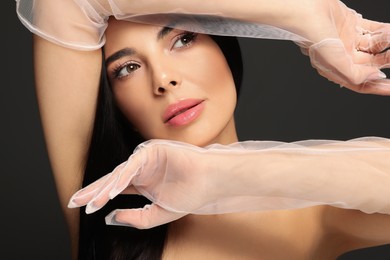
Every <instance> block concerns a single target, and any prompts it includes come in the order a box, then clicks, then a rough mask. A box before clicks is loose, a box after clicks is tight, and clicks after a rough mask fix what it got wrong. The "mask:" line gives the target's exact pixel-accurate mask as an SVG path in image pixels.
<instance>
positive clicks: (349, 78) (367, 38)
mask: <svg viewBox="0 0 390 260" xmlns="http://www.w3.org/2000/svg"><path fill="white" fill-rule="evenodd" d="M19 1H20V3H22V2H23V3H24V1H23V0H18V2H19ZM52 2H53V1H48V0H35V1H34V3H35V4H34V5H33V6H34V7H33V8H34V10H32V12H33V13H34V12H37V13H39V12H40V11H41V10H39V8H40V6H43V7H45V8H46V6H47V5H51V4H54V5H57V4H58V3H57V1H56V2H55V3H54V2H53V3H52ZM75 2H76V3H77V5H79V7H77V5H76V4H75ZM42 3H43V4H42ZM59 3H61V5H62V6H63V7H64V8H62V10H67V12H60V15H59V17H61V19H60V20H61V22H59V23H58V24H59V26H61V29H60V30H53V28H55V29H59V27H58V26H52V22H53V18H52V15H47V16H41V17H40V19H39V20H38V21H35V20H34V21H28V18H27V19H25V18H24V19H23V18H22V19H21V20H22V21H24V23H25V24H28V22H30V26H28V27H29V28H30V29H31V30H32V31H34V32H35V33H38V34H39V35H41V36H43V37H46V38H48V39H50V40H53V41H55V42H57V43H60V44H63V45H65V46H68V47H70V48H78V49H84V50H85V49H87V50H88V49H93V48H95V49H96V48H99V47H100V46H102V44H103V43H104V30H105V28H106V25H107V23H106V22H107V18H108V16H110V15H115V16H116V17H117V18H118V19H127V20H133V21H141V22H142V21H144V22H148V23H155V24H160V25H162V26H166V23H164V22H161V21H159V20H156V19H153V17H152V18H151V19H149V18H148V17H146V18H145V17H143V18H142V15H144V16H145V15H148V14H156V13H185V14H193V15H203V14H207V15H213V16H218V17H222V18H223V19H221V21H222V22H221V23H222V25H221V23H219V22H218V23H217V24H214V25H212V26H211V29H210V24H207V26H206V27H207V28H208V29H210V30H208V31H206V32H205V33H209V34H211V33H213V32H214V33H216V34H219V33H227V34H230V35H237V36H244V37H258V38H268V39H286V40H292V41H294V42H295V43H296V44H298V45H299V46H300V48H301V50H302V52H303V53H304V54H305V55H308V56H309V57H310V62H311V64H312V66H313V67H314V68H315V69H317V71H318V73H319V74H320V75H322V76H324V77H326V78H327V79H329V80H330V81H333V82H335V83H336V84H339V85H342V86H345V87H347V88H349V89H351V90H353V91H356V92H359V93H369V94H378V95H390V81H389V80H388V79H386V75H385V74H384V73H382V72H381V71H380V69H383V68H388V67H389V66H390V56H389V55H388V51H385V50H386V49H388V47H389V45H390V43H389V40H388V39H389V34H390V24H388V23H380V22H376V21H371V20H368V19H363V18H362V16H361V15H360V14H358V13H356V12H355V11H354V10H352V9H350V8H348V7H347V6H345V5H344V4H343V3H342V2H341V1H339V0H299V1H285V0H278V1H269V0H256V1H252V0H243V1H233V0H223V1H221V0H213V1H207V2H205V1H202V0H192V1H184V0H167V1H164V2H161V1H158V0H148V1H131V0H75V1H62V2H59ZM162 3H163V4H162ZM58 5H59V4H58ZM78 8H81V9H82V10H83V12H80V9H78ZM20 10H24V9H23V8H20ZM26 10H27V11H29V10H28V8H27V9H26ZM67 14H69V15H67ZM70 14H71V15H70ZM74 14H76V17H77V18H78V19H77V20H76V21H75V20H74V19H72V17H73V16H75V15H74ZM84 14H87V16H85V15H84ZM23 15H25V16H26V17H28V16H29V15H30V13H29V12H27V13H26V14H23V13H22V14H21V15H20V17H24V16H23ZM64 16H65V17H64ZM69 16H70V17H71V18H69ZM54 19H55V18H54ZM145 19H146V20H145ZM224 19H226V20H225V21H223V20H224ZM231 19H234V20H237V21H236V22H237V23H234V22H233V20H231ZM57 20H59V19H57ZM240 22H243V23H244V24H242V23H240ZM236 25H238V27H237V26H236ZM240 26H244V27H240ZM221 28H222V31H221ZM237 28H239V29H237ZM240 28H245V29H244V30H241V29H240ZM248 28H249V29H248Z"/></svg>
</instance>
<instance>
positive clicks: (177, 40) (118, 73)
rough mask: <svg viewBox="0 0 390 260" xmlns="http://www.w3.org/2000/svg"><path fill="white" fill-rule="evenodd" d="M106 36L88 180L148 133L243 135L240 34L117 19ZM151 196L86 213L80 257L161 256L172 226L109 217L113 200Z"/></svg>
mask: <svg viewBox="0 0 390 260" xmlns="http://www.w3.org/2000/svg"><path fill="white" fill-rule="evenodd" d="M107 39H108V41H107V43H106V45H105V47H104V55H105V57H104V59H105V60H104V61H103V64H104V66H103V71H102V79H101V84H100V91H99V99H98V104H97V114H96V119H95V126H94V130H93V134H92V141H91V146H90V149H89V155H88V159H87V165H86V171H85V177H84V186H86V185H88V184H90V183H91V182H92V181H94V180H96V179H98V178H99V177H102V176H103V175H105V174H106V173H107V172H109V171H111V170H112V169H113V168H114V167H115V166H116V165H118V164H119V163H121V162H122V161H124V160H126V159H127V158H128V157H129V156H130V155H131V153H132V152H133V150H134V149H135V147H136V146H137V145H138V144H140V143H141V142H143V141H145V140H147V139H151V138H162V139H171V140H181V141H184V142H188V143H192V144H196V145H199V146H205V145H207V144H211V143H214V142H217V143H224V144H227V143H232V142H237V141H238V139H237V134H236V129H235V125H234V117H233V113H234V110H235V105H236V96H237V93H236V88H237V89H239V87H240V84H241V77H242V62H241V52H240V49H239V45H238V41H237V39H236V38H233V37H220V36H207V35H202V34H196V33H193V32H186V31H182V30H175V29H170V28H167V27H156V26H150V25H143V24H133V23H128V22H119V21H116V20H114V19H111V20H110V25H109V27H108V30H107ZM225 56H226V59H225ZM231 71H232V72H231ZM178 108H180V111H176V110H177V109H178ZM221 108H223V109H221ZM184 109H186V110H187V109H188V110H187V111H185V112H183V113H182V114H180V115H177V116H173V115H174V114H176V113H179V112H182V110H184ZM166 113H168V114H172V113H173V114H172V115H166ZM145 202H146V199H144V198H142V197H140V196H133V197H130V198H118V200H114V201H112V203H111V204H110V205H109V206H108V207H106V208H105V210H103V211H102V212H99V214H96V215H85V213H83V214H82V218H81V243H80V246H79V248H80V255H79V259H95V258H96V259H159V258H161V254H162V252H163V248H164V244H165V243H164V242H165V240H166V236H167V227H166V226H163V227H158V228H156V229H151V230H144V231H139V230H136V229H128V228H119V227H110V226H107V225H106V224H105V221H104V218H105V215H107V214H108V213H109V212H110V211H112V210H114V209H115V208H118V207H126V206H128V205H133V206H135V207H139V206H143V204H145ZM94 257H95V258H94Z"/></svg>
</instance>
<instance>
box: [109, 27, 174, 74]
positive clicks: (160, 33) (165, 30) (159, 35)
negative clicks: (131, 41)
mask: <svg viewBox="0 0 390 260" xmlns="http://www.w3.org/2000/svg"><path fill="white" fill-rule="evenodd" d="M172 30H174V28H173V27H167V26H165V27H163V28H162V29H161V30H159V31H158V33H157V40H162V39H163V38H164V37H165V36H167V35H168V34H169V33H170V32H171V31H172ZM136 53H137V52H136V51H135V50H134V49H133V48H123V49H121V50H119V51H117V52H114V53H113V54H112V55H110V56H109V57H108V58H107V59H106V61H105V64H106V67H108V66H109V65H110V64H111V63H113V62H114V61H116V60H119V59H120V58H122V57H124V56H130V55H134V54H136Z"/></svg>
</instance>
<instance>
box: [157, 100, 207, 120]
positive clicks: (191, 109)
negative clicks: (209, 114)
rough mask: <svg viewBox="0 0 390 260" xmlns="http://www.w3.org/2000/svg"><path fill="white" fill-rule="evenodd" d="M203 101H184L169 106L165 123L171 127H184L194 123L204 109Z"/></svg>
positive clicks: (165, 115) (164, 118) (164, 116)
mask: <svg viewBox="0 0 390 260" xmlns="http://www.w3.org/2000/svg"><path fill="white" fill-rule="evenodd" d="M203 101H204V100H202V99H184V100H181V101H179V102H177V103H174V104H172V105H169V106H168V107H167V109H166V110H165V113H164V115H163V120H164V123H166V124H168V125H171V126H183V125H186V124H189V123H191V122H192V121H194V120H195V119H196V118H198V116H199V115H200V114H201V112H202V111H203V108H204V103H203Z"/></svg>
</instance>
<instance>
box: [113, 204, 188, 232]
mask: <svg viewBox="0 0 390 260" xmlns="http://www.w3.org/2000/svg"><path fill="white" fill-rule="evenodd" d="M187 214H188V213H177V212H171V211H168V210H166V209H164V208H162V207H160V206H158V205H157V204H154V203H153V204H151V205H145V206H144V207H143V208H138V209H117V210H114V211H113V212H111V213H110V214H108V215H107V216H106V218H105V220H106V224H107V225H116V226H129V227H135V228H138V229H149V228H153V227H156V226H160V225H163V224H166V223H169V222H172V221H174V220H177V219H179V218H181V217H183V216H185V215H187Z"/></svg>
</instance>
